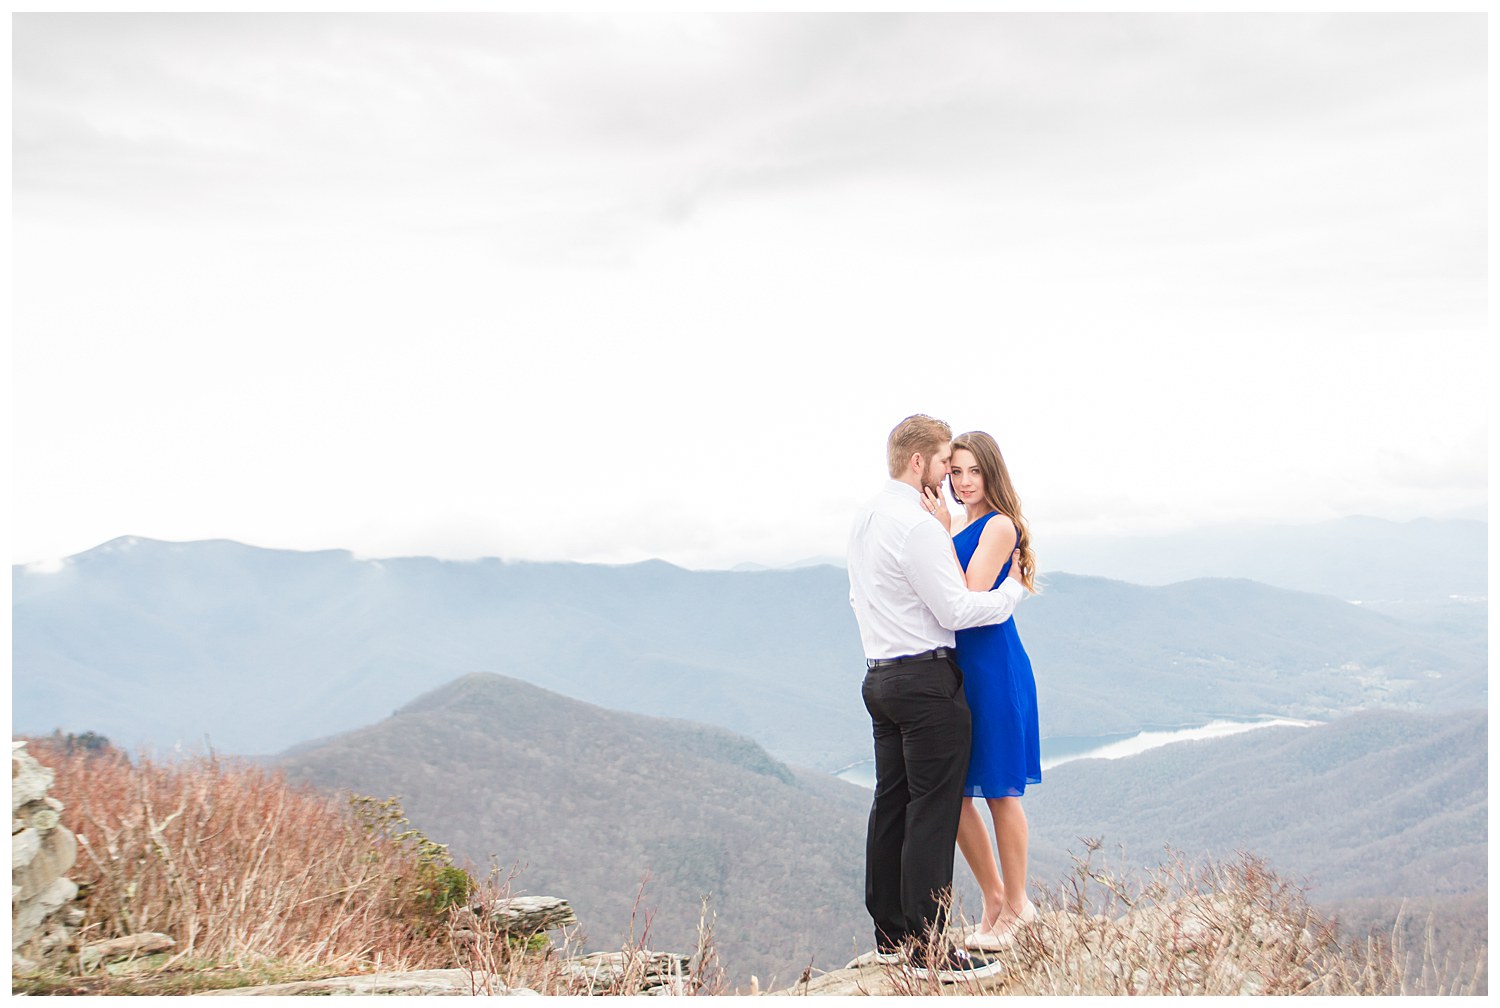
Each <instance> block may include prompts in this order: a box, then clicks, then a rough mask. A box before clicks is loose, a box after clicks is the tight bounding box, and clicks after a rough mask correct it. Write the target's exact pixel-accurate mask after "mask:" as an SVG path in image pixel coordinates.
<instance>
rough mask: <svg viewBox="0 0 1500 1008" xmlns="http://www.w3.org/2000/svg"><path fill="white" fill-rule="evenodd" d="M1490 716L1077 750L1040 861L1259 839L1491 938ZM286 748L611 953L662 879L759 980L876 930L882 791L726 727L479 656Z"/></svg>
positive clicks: (664, 928) (1035, 829) (661, 908)
mask: <svg viewBox="0 0 1500 1008" xmlns="http://www.w3.org/2000/svg"><path fill="white" fill-rule="evenodd" d="M1487 726H1488V720H1487V717H1486V715H1485V714H1484V712H1482V711H1471V712H1459V713H1454V714H1449V715H1442V716H1437V715H1414V714H1406V713H1398V712H1392V711H1372V712H1366V713H1362V714H1356V715H1352V716H1349V717H1346V718H1342V719H1340V720H1338V721H1335V722H1333V723H1331V724H1328V725H1324V726H1319V727H1310V728H1291V727H1284V728H1263V729H1257V730H1255V731H1252V732H1248V733H1245V734H1242V735H1236V736H1231V737H1228V738H1221V739H1213V740H1204V741H1199V742H1182V743H1176V744H1173V745H1168V746H1164V747H1162V748H1161V749H1158V750H1153V751H1151V752H1148V753H1144V754H1141V755H1138V756H1133V757H1130V758H1127V759H1120V760H1098V759H1094V760H1079V761H1076V762H1072V763H1067V764H1064V765H1062V766H1059V767H1055V768H1053V769H1051V770H1049V771H1047V772H1046V773H1045V774H1044V780H1043V783H1042V784H1040V785H1036V786H1033V787H1032V788H1031V789H1029V790H1028V792H1027V795H1026V798H1025V808H1026V810H1027V815H1028V818H1029V821H1030V833H1031V835H1030V852H1031V857H1030V861H1031V864H1030V869H1031V870H1030V876H1031V880H1032V881H1033V883H1037V884H1040V885H1042V886H1044V887H1051V888H1053V889H1056V888H1057V886H1058V885H1059V884H1060V883H1061V881H1062V879H1063V878H1064V876H1066V875H1067V873H1068V872H1069V870H1070V867H1071V863H1072V859H1071V855H1072V854H1075V853H1082V851H1083V844H1082V839H1081V838H1084V837H1097V838H1100V839H1101V840H1102V841H1103V842H1104V853H1105V854H1106V855H1107V859H1108V860H1109V861H1110V863H1111V864H1113V865H1114V866H1116V867H1117V868H1121V869H1124V870H1126V871H1129V872H1134V873H1136V874H1137V877H1139V873H1140V872H1141V871H1142V870H1144V869H1145V868H1147V867H1149V866H1150V865H1152V864H1155V863H1156V862H1157V861H1158V860H1159V859H1160V857H1161V855H1162V851H1163V845H1164V844H1171V845H1173V846H1174V847H1175V848H1177V849H1179V850H1181V851H1183V852H1184V853H1186V854H1187V855H1188V856H1189V857H1190V859H1193V860H1197V859H1199V858H1201V857H1204V856H1219V857H1226V856H1229V855H1232V854H1233V852H1234V851H1236V850H1245V851H1250V852H1252V853H1255V854H1258V855H1261V856H1264V857H1266V858H1267V860H1268V861H1269V864H1270V866H1271V868H1272V869H1273V870H1275V871H1277V872H1278V873H1279V874H1280V875H1281V876H1282V877H1283V878H1286V879H1288V880H1291V881H1294V882H1304V883H1305V884H1306V885H1307V886H1308V887H1309V890H1310V893H1311V898H1312V901H1313V903H1314V905H1315V906H1320V907H1322V908H1324V909H1325V912H1328V913H1334V912H1340V911H1341V910H1343V909H1344V908H1349V909H1350V911H1352V913H1351V916H1352V917H1353V918H1354V919H1355V920H1357V921H1358V922H1359V923H1360V924H1361V926H1365V927H1369V926H1377V927H1382V928H1386V929H1389V927H1390V926H1391V925H1393V924H1394V922H1395V920H1396V917H1397V916H1398V914H1399V911H1400V908H1401V904H1402V901H1403V900H1404V899H1410V900H1416V901H1419V902H1421V901H1426V902H1425V903H1424V904H1423V905H1424V906H1426V907H1428V908H1429V909H1431V910H1433V911H1435V913H1436V915H1437V916H1436V919H1437V921H1438V923H1439V925H1440V926H1441V927H1442V929H1443V930H1444V931H1445V932H1446V933H1447V934H1449V935H1456V936H1459V937H1455V938H1452V939H1450V944H1452V943H1454V942H1457V943H1458V945H1459V946H1462V947H1464V948H1472V947H1473V945H1474V936H1475V935H1481V936H1482V933H1483V929H1484V927H1485V917H1484V912H1483V911H1484V906H1485V901H1484V893H1485V892H1486V890H1487V874H1486V870H1487V869H1486V859H1485V851H1486V841H1487V837H1486V813H1487V775H1486V759H1485V757H1486V748H1487V744H1486V743H1487V730H1488V729H1487ZM280 762H282V763H283V764H284V765H285V766H286V767H287V768H288V769H289V771H290V772H291V773H293V774H294V775H295V776H298V777H300V778H303V779H307V780H310V781H312V782H315V783H317V784H318V785H321V786H323V787H329V788H344V789H349V790H352V791H354V792H357V793H361V794H374V795H377V796H380V797H384V796H386V795H391V794H395V795H400V796H401V797H402V800H403V805H404V807H405V809H406V811H407V813H408V815H409V817H410V818H411V819H412V821H413V822H414V823H415V824H417V825H418V826H419V827H420V828H421V829H422V830H423V831H424V832H425V833H427V835H429V836H432V837H434V838H437V839H440V840H441V841H442V842H446V843H449V844H450V845H451V849H452V851H453V853H454V854H455V855H457V856H459V857H460V858H462V859H466V860H468V861H470V862H472V863H474V864H475V865H477V866H479V867H481V868H482V867H484V866H487V865H490V864H495V865H497V866H499V867H500V868H501V869H502V871H506V872H508V869H509V868H510V867H511V866H513V865H519V866H520V870H519V873H518V874H517V876H516V880H515V883H514V884H515V886H516V889H517V890H518V891H523V890H524V891H526V892H530V893H534V894H546V895H559V896H564V897H566V898H569V899H570V900H572V901H574V904H575V906H576V907H577V909H578V911H579V915H580V917H581V919H582V920H583V921H584V923H585V924H586V925H587V927H588V931H589V942H590V946H591V947H593V948H597V949H605V948H610V947H618V945H619V943H620V942H621V941H622V940H624V938H625V937H626V936H627V935H628V933H629V928H630V921H631V915H632V909H633V908H634V905H635V900H636V897H637V893H638V892H640V891H641V889H640V887H641V882H642V880H643V879H645V880H647V881H646V884H645V889H644V891H643V892H642V893H641V905H640V908H639V909H640V910H641V911H642V913H644V912H645V911H647V910H649V911H650V912H651V914H652V915H653V916H652V932H653V935H654V936H655V939H654V940H655V943H656V946H657V947H661V948H666V947H675V948H683V949H690V948H692V942H693V939H694V928H695V926H696V924H697V921H698V913H699V906H700V898H701V897H702V896H703V895H706V894H711V897H712V907H713V909H714V911H715V913H716V914H717V921H716V925H715V936H716V942H717V945H718V947H719V949H720V952H721V954H722V955H723V958H724V961H725V962H726V964H727V965H728V967H729V968H730V971H731V975H732V976H733V977H734V978H736V979H737V980H738V981H740V982H743V981H744V980H745V979H746V977H747V976H748V975H749V974H751V973H754V974H757V975H758V976H760V977H761V978H762V979H763V980H766V979H767V978H769V977H771V976H779V977H781V978H782V979H786V978H788V977H790V976H792V975H793V974H795V973H799V972H800V971H801V969H802V968H803V967H804V966H807V965H808V964H809V963H811V964H813V965H815V966H816V968H818V969H828V968H830V965H829V964H830V963H832V964H834V965H835V966H837V965H842V962H843V961H845V960H847V959H848V958H851V957H852V955H853V954H854V951H855V950H856V948H857V949H859V950H863V949H864V948H866V947H868V934H867V932H868V930H869V924H868V919H867V918H866V916H865V914H864V910H863V907H862V905H861V899H862V896H861V894H862V891H863V883H862V878H863V874H862V873H863V850H864V829H865V817H866V814H867V811H868V808H869V800H870V793H869V792H868V791H866V790H863V789H861V788H857V787H855V786H853V785H850V784H845V783H843V782H841V781H838V780H836V779H833V778H830V777H829V776H827V775H825V774H820V773H809V772H806V771H803V770H799V769H797V768H793V767H790V766H787V765H785V764H783V763H781V762H779V761H777V760H776V759H774V758H773V757H772V756H771V755H770V754H768V753H766V752H765V751H764V750H763V749H762V748H761V747H760V746H758V745H756V744H755V743H754V742H753V741H751V740H749V739H747V738H745V737H743V736H737V735H734V734H733V733H729V732H725V731H723V730H721V729H717V728H713V727H709V726H705V725H701V724H695V723H693V722H689V721H683V720H678V719H671V718H660V717H648V716H643V715H637V714H628V713H622V712H618V711H607V710H603V709H601V708H598V707H595V706H593V705H590V704H586V703H582V702H579V701H575V700H571V699H568V698H566V697H562V696H558V695H556V694H551V693H548V692H547V691H545V690H542V689H539V688H537V687H535V686H532V685H530V684H527V683H523V682H520V681H518V680H516V679H513V678H508V677H503V676H496V675H488V674H476V675H470V676H465V677H462V678H460V679H458V680H456V681H454V682H452V683H449V684H447V685H445V686H442V687H440V688H438V689H436V690H433V691H431V692H429V693H427V694H425V695H423V696H421V697H419V698H418V699H416V700H413V701H412V702H411V703H409V704H407V705H405V706H404V707H402V708H401V709H400V710H398V711H397V712H396V713H395V714H393V715H392V716H390V717H389V718H386V719H384V720H382V721H381V722H379V723H378V724H375V725H371V726H369V727H366V728H361V729H358V730H356V731H353V732H348V733H344V734H342V735H339V736H336V737H333V738H327V739H321V740H318V741H315V742H311V743H307V744H304V745H300V746H297V747H294V749H292V750H291V751H289V752H287V753H286V754H284V756H283V757H282V758H281V760H280ZM958 864H959V867H958V870H957V875H956V878H957V882H958V887H959V892H960V896H961V899H962V900H963V905H964V906H966V907H969V908H976V907H978V906H979V901H978V894H977V891H976V890H975V888H974V885H973V883H972V880H971V879H970V878H969V876H968V873H967V871H966V869H964V868H963V866H962V861H961V860H960V861H959V862H958ZM1434 898H1440V900H1439V901H1438V902H1434ZM636 927H637V933H638V932H639V927H640V923H639V921H638V922H637V925H636ZM1464 935H1467V936H1468V937H1467V938H1463V937H1462V936H1464ZM1479 940H1481V941H1482V937H1481V938H1480V939H1479ZM1464 942H1468V944H1467V945H1464Z"/></svg>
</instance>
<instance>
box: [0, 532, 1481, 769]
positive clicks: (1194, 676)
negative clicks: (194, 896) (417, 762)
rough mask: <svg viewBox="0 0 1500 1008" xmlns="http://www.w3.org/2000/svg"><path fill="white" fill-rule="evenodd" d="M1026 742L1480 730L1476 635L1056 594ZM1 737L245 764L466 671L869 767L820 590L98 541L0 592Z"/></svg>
mask: <svg viewBox="0 0 1500 1008" xmlns="http://www.w3.org/2000/svg"><path fill="white" fill-rule="evenodd" d="M1016 621H1017V626H1018V629H1019V631H1020V633H1021V637H1022V639H1023V641H1025V643H1026V646H1027V648H1028V650H1029V651H1030V653H1031V656H1032V660H1033V665H1034V667H1035V668H1036V669H1037V682H1038V689H1039V694H1040V707H1041V715H1042V719H1043V720H1042V730H1043V733H1044V734H1045V735H1069V736H1073V735H1096V734H1106V733H1109V732H1117V731H1131V730H1136V729H1139V728H1140V727H1142V726H1145V725H1169V724H1183V723H1193V722H1195V721H1196V722H1200V723H1201V721H1206V720H1209V719H1211V718H1213V717H1216V716H1224V715H1228V716H1252V715H1264V714H1283V715H1289V716H1295V717H1314V718H1321V717H1327V716H1329V715H1331V714H1336V713H1340V712H1344V711H1348V710H1354V709H1359V708H1361V707H1365V706H1372V705H1381V706H1395V707H1404V708H1408V709H1454V708H1459V707H1465V706H1469V707H1472V706H1477V705H1481V704H1483V703H1484V702H1485V701H1484V697H1485V696H1486V695H1487V694H1486V692H1485V691H1486V671H1487V654H1486V641H1485V639H1484V637H1483V635H1482V634H1480V635H1478V636H1475V635H1473V634H1469V635H1465V634H1463V633H1454V632H1450V631H1447V630H1439V629H1434V628H1432V627H1429V626H1424V625H1418V624H1413V623H1409V622H1406V621H1402V620H1398V619H1393V618H1390V617H1387V616H1384V615H1382V614H1379V613H1376V612H1371V611H1366V610H1365V609H1363V608H1361V607H1358V606H1351V605H1348V604H1346V603H1343V602H1340V601H1338V600H1336V599H1333V598H1329V597H1326V596H1315V595H1308V594H1304V593H1297V592H1288V591H1284V590H1280V589H1274V588H1269V587H1266V586H1264V585H1259V584H1256V583H1254V582H1249V581H1242V580H1205V581H1197V582H1189V583H1186V584H1179V585H1172V586H1167V587H1164V588H1146V587H1140V586H1136V585H1130V584H1125V583H1122V582H1115V581H1108V580H1105V579H1101V578H1087V577H1077V576H1072V575H1065V574H1057V575H1053V576H1052V577H1051V578H1050V583H1049V585H1048V587H1047V590H1046V592H1045V593H1044V594H1042V595H1039V596H1036V597H1034V598H1031V599H1028V600H1026V601H1025V602H1023V603H1022V604H1021V607H1020V609H1019V610H1018V612H1017V615H1016ZM12 638H13V649H12V667H13V673H12V701H13V713H12V718H13V727H15V728H16V729H17V730H21V731H30V732H40V733H46V732H50V731H51V730H52V729H53V728H59V727H60V728H63V729H65V730H77V731H83V730H92V731H98V732H101V733H103V734H105V735H107V736H109V737H111V738H114V739H116V740H117V741H119V742H121V743H123V744H126V745H131V746H134V745H136V744H138V743H141V742H150V743H153V744H155V745H157V746H171V745H173V744H174V743H177V742H179V741H180V742H182V743H183V744H185V745H189V746H192V745H194V744H195V743H199V742H201V741H202V740H203V739H204V737H205V736H207V738H208V739H209V740H210V741H211V742H212V744H213V745H214V746H215V747H217V748H218V749H219V750H220V751H225V752H240V753H265V752H273V751H276V750H278V749H282V748H285V747H286V746H288V745H291V744H294V743H296V742H298V741H301V740H304V739H307V738H313V737H320V736H323V735H327V734H330V733H333V732H337V731H341V730H346V729H349V728H353V727H356V726H358V725H361V724H368V723H371V722H373V721H375V720H377V719H379V718H380V717H382V716H384V715H385V714H387V713H388V712H390V711H391V710H393V709H395V708H396V707H397V706H399V705H400V704H402V703H405V702H406V701H407V700H408V699H409V698H410V697H411V696H412V695H413V693H415V692H420V691H422V690H424V689H431V688H433V687H435V686H437V685H439V684H440V683H443V682H447V681H451V680H452V679H453V678H455V677H457V676H460V675H463V674H465V673H468V672H473V671H477V670H492V671H498V672H502V673H504V674H508V675H513V676H515V677H517V678H519V679H523V680H526V681H528V682H532V683H535V684H537V685H539V686H542V687H545V688H547V689H551V690H554V691H556V692H559V693H562V694H564V695H568V696H574V697H578V698H581V699H587V700H589V701H591V702H594V703H598V704H600V705H602V706H606V707H611V708H615V709H622V710H633V711H637V712H642V713H654V714H669V715H676V716H682V717H691V718H694V719H696V720H700V721H704V722H707V723H712V724H717V725H721V726H724V727H726V728H729V729H730V730H733V731H736V732H741V733H743V734H746V735H749V736H750V737H752V738H754V739H756V740H757V741H758V742H759V743H760V744H761V745H763V746H765V747H766V748H767V749H768V750H769V751H771V752H772V753H773V754H775V755H776V756H778V757H779V758H782V759H786V760H790V761H792V762H794V763H797V764H799V765H805V766H812V767H817V768H820V769H825V770H832V769H835V768H837V767H841V766H845V765H848V764H849V763H851V762H854V761H857V760H859V759H862V758H866V757H867V756H868V755H869V745H870V743H869V725H868V719H867V717H866V715H865V713H864V710H863V707H862V705H861V704H860V701H859V694H858V684H859V681H860V679H861V677H862V670H863V660H862V655H861V653H860V647H859V639H858V633H857V628H856V626H855V624H854V619H853V615H852V613H851V611H850V609H849V605H848V582H847V579H846V575H845V573H844V572H843V571H842V570H839V569H835V568H832V567H828V566H813V567H808V568H804V569H800V570H794V571H765V572H748V573H734V572H728V571H699V572H694V571H685V570H682V569H680V568H677V567H673V566H672V565H670V564H666V563H662V562H660V561H653V562H647V563H642V564H634V565H629V566H623V567H610V566H599V565H586V564H521V563H504V562H501V561H498V560H482V561H474V562H466V563H456V562H444V561H438V560H433V559H430V558H420V557H413V558H398V559H389V560H357V559H355V558H354V557H353V556H352V555H351V554H349V553H347V552H343V551H322V552H316V553H299V552H292V551H284V550H264V549H258V548H255V547H249V546H244V545H241V544H238V543H233V542H228V541H222V540H220V541H210V542H200V543H160V542H154V541H152V540H145V539H125V540H116V541H115V542H112V543H108V544H106V545H104V546H101V547H99V548H98V549H95V550H91V551H89V552H87V553H83V554H80V555H78V556H77V557H73V558H71V559H70V560H69V561H68V562H67V563H66V564H63V565H61V567H60V568H59V569H55V570H50V571H46V572H43V571H38V570H34V569H31V568H28V567H19V568H13V569H12Z"/></svg>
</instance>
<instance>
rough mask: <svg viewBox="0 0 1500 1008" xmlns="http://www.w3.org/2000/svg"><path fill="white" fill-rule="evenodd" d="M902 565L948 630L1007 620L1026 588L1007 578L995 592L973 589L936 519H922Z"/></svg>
mask: <svg viewBox="0 0 1500 1008" xmlns="http://www.w3.org/2000/svg"><path fill="white" fill-rule="evenodd" d="M901 565H902V567H903V569H904V570H905V572H906V576H907V578H908V579H909V580H910V581H911V585H912V587H913V588H915V589H916V592H917V597H918V598H920V599H921V600H922V602H923V604H924V605H926V606H927V608H928V609H931V610H932V614H933V615H934V616H936V617H937V621H938V623H939V624H941V625H942V627H943V628H944V629H945V630H967V629H969V628H970V627H977V626H989V625H991V624H993V623H1004V622H1005V621H1006V620H1008V619H1010V615H1011V613H1013V612H1014V611H1015V608H1016V604H1017V603H1018V602H1020V601H1021V600H1022V599H1023V598H1025V597H1026V588H1025V586H1024V585H1022V584H1021V582H1019V581H1017V580H1016V579H1015V578H1009V577H1008V578H1006V579H1005V580H1004V581H1002V582H1001V583H1000V587H998V588H996V589H995V590H994V591H970V590H969V588H968V586H967V585H965V584H964V581H963V576H962V575H961V574H960V573H959V567H958V560H957V559H956V558H955V557H954V556H953V544H952V540H950V539H949V538H948V535H947V533H945V532H944V531H943V527H942V526H941V525H939V524H938V523H937V522H936V521H931V522H923V523H922V524H920V525H918V526H917V527H916V528H914V529H912V531H911V534H910V535H909V536H907V538H906V548H905V549H904V550H903V552H902V557H901Z"/></svg>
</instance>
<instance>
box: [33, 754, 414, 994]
mask: <svg viewBox="0 0 1500 1008" xmlns="http://www.w3.org/2000/svg"><path fill="white" fill-rule="evenodd" d="M31 751H32V753H33V755H35V757H36V758H37V760H38V761H39V762H41V763H42V764H43V765H46V766H49V767H51V768H52V769H53V771H54V772H55V774H56V780H55V782H54V784H53V787H52V791H51V793H52V795H53V796H55V797H56V798H58V799H59V800H60V801H62V802H63V804H64V810H63V812H62V820H63V824H64V825H65V826H67V827H68V828H69V829H71V830H72V831H73V832H74V833H75V834H77V837H78V860H77V863H76V864H75V866H74V867H73V869H72V870H71V871H70V873H69V876H70V877H71V878H73V879H74V880H75V881H76V882H78V883H79V886H80V888H81V890H82V893H83V895H82V901H83V904H82V905H83V910H84V913H85V923H84V928H83V931H82V933H81V935H80V941H93V940H98V939H101V938H109V937H116V936H123V935H130V934H136V933H140V932H146V931H159V932H163V933H165V934H167V935H170V936H171V937H172V938H173V939H174V940H175V941H176V943H177V944H176V946H175V948H174V950H173V954H172V956H171V957H169V958H168V960H167V961H166V962H165V963H164V964H163V966H164V968H170V967H171V966H172V965H174V964H175V963H176V962H179V961H191V962H199V963H201V962H205V961H206V962H217V963H226V964H237V965H240V966H248V965H250V964H254V963H263V962H272V961H274V962H276V963H280V964H282V965H284V966H286V967H288V968H290V969H293V970H297V969H298V968H305V967H316V968H317V970H318V971H320V972H325V973H336V972H340V971H345V972H350V973H354V972H361V971H366V970H371V969H402V968H417V967H418V966H420V965H423V964H427V963H431V962H432V961H433V960H434V959H437V958H441V957H442V956H443V954H444V936H443V934H442V928H441V927H440V926H434V927H432V928H424V927H422V926H421V924H420V922H419V921H417V920H416V918H415V917H414V913H413V911H414V903H415V902H416V901H417V900H418V896H417V894H415V893H414V892H413V891H412V889H411V886H410V884H409V883H410V882H411V880H413V879H416V878H419V877H420V876H421V874H422V872H421V855H420V853H419V852H418V851H417V850H416V849H415V848H414V846H413V845H412V844H411V843H409V842H407V841H405V840H400V839H396V838H393V837H391V836H388V835H378V834H377V835H372V833H371V831H370V830H369V829H368V828H367V825H368V824H367V823H362V822H361V820H360V818H359V817H358V816H357V815H356V814H355V813H354V811H353V810H352V809H351V807H350V805H349V803H348V802H347V801H343V800H340V799H338V798H335V797H331V796H327V795H323V794H319V793H318V792H316V791H314V790H313V789H312V788H311V787H307V786H299V785H294V784H291V783H289V782H288V781H287V780H286V778H285V776H284V775H283V774H281V773H280V772H277V771H274V770H268V769H265V768H263V767H259V766H255V765H252V764H249V763H243V762H235V761H229V760H223V759H220V758H218V757H216V756H213V755H209V756H202V757H193V758H186V759H181V760H176V761H173V762H170V763H164V762H158V761H156V760H153V759H150V758H147V757H145V756H141V757H138V758H137V759H136V760H134V761H132V760H130V759H128V758H127V757H126V756H125V755H124V754H122V753H120V752H118V751H115V750H109V749H106V750H103V751H100V752H89V751H86V750H81V751H75V752H72V753H68V752H67V751H66V750H65V749H63V748H60V747H58V746H55V745H49V744H48V743H47V742H46V741H45V740H38V741H36V742H34V743H33V744H32V750H31Z"/></svg>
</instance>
